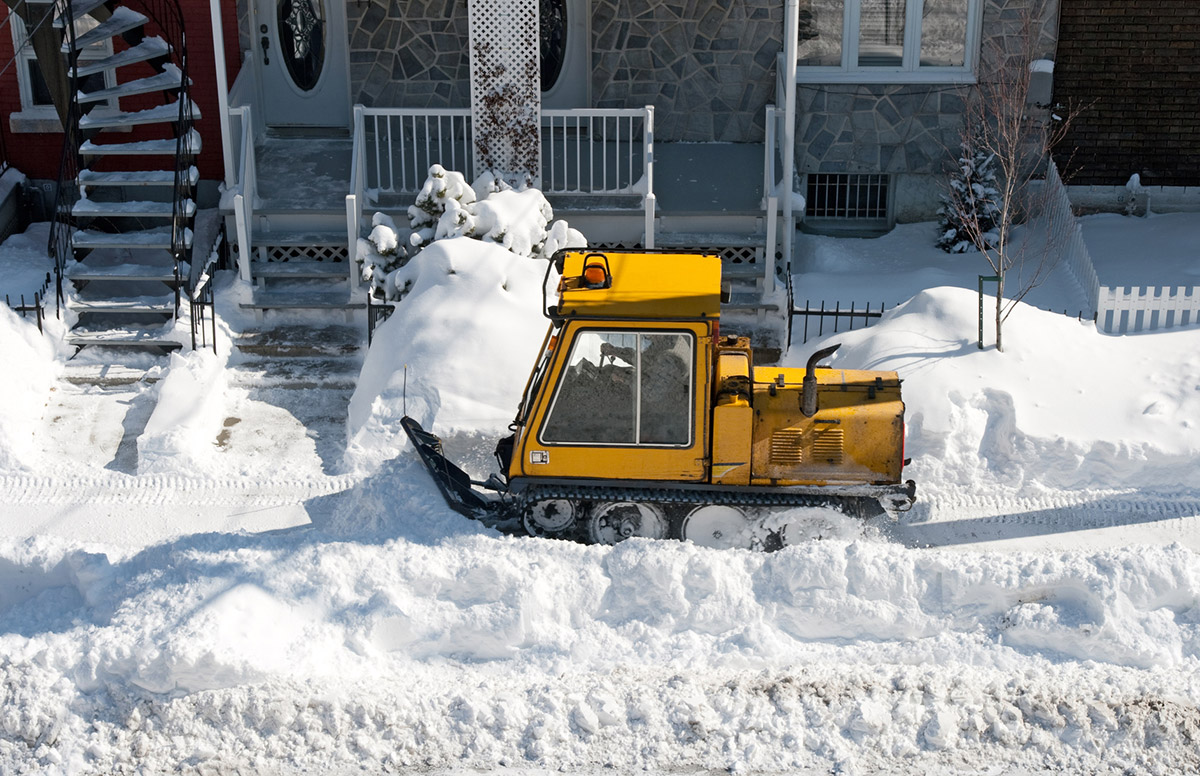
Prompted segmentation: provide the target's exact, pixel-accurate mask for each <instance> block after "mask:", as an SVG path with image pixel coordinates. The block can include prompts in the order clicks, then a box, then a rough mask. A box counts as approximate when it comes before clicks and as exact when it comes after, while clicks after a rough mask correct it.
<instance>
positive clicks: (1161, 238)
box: [1079, 213, 1200, 293]
mask: <svg viewBox="0 0 1200 776" xmlns="http://www.w3.org/2000/svg"><path fill="white" fill-rule="evenodd" d="M1079 223H1080V224H1081V225H1082V227H1083V239H1084V242H1086V243H1087V248H1088V254H1089V255H1090V256H1091V258H1092V263H1093V264H1094V265H1095V267H1096V274H1097V275H1098V276H1099V278H1100V284H1101V285H1103V286H1134V287H1137V286H1200V213H1164V214H1151V215H1148V216H1146V217H1144V218H1130V217H1128V216H1123V215H1118V214H1116V213H1099V214H1096V215H1091V216H1084V217H1082V218H1080V219H1079ZM1193 293H1195V292H1193Z"/></svg>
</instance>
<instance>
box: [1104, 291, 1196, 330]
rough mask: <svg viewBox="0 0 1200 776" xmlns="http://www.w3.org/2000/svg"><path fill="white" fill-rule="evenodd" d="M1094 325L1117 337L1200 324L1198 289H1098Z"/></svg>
mask: <svg viewBox="0 0 1200 776" xmlns="http://www.w3.org/2000/svg"><path fill="white" fill-rule="evenodd" d="M1097 307H1098V310H1097V315H1096V325H1097V326H1098V327H1100V328H1101V329H1103V330H1104V331H1107V332H1117V333H1121V334H1125V333H1129V332H1136V331H1156V330H1158V329H1170V328H1173V327H1176V326H1194V325H1196V324H1197V323H1200V286H1158V287H1148V286H1141V287H1137V288H1134V287H1128V286H1125V287H1120V288H1111V287H1109V286H1102V287H1101V288H1100V299H1099V304H1098V305H1097Z"/></svg>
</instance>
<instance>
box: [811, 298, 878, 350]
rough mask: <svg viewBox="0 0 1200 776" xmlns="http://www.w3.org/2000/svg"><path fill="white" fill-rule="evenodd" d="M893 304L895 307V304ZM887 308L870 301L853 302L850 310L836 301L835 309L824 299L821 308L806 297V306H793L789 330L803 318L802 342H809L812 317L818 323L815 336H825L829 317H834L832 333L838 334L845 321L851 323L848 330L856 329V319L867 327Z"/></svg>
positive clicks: (862, 326) (862, 325) (863, 326)
mask: <svg viewBox="0 0 1200 776" xmlns="http://www.w3.org/2000/svg"><path fill="white" fill-rule="evenodd" d="M892 306H893V307H895V305H892ZM886 309H887V308H886V307H885V306H884V304H883V303H882V302H880V303H879V307H878V308H872V307H871V304H870V303H869V302H868V303H867V304H865V305H863V306H862V307H861V308H859V307H858V305H857V303H855V302H851V303H850V309H848V310H843V309H842V303H841V302H835V303H834V306H833V309H827V308H826V306H825V302H824V301H822V302H821V306H820V307H819V308H814V307H813V306H812V303H811V302H810V301H809V300H807V299H806V300H804V307H792V308H791V314H790V315H789V316H788V331H789V335H790V333H791V331H792V330H793V329H794V326H795V323H794V321H795V319H796V318H803V319H804V335H803V337H804V338H803V340H802V342H808V336H809V334H808V330H809V326H810V324H811V322H812V319H814V318H815V319H816V321H817V323H816V333H815V334H814V335H813V336H814V337H823V336H825V326H826V325H827V324H826V322H825V321H826V319H827V318H829V319H832V323H831V324H830V325H831V326H832V332H831V333H833V334H836V333H837V332H839V331H841V326H842V323H843V321H845V322H846V323H848V324H849V325H847V326H846V331H852V330H853V329H854V323H855V321H859V322H860V323H861V325H860V327H859V328H865V327H867V326H870V325H871V324H872V323H874V322H875V321H877V320H879V318H881V317H882V316H883V313H884V311H885V310H886Z"/></svg>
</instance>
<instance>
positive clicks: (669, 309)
mask: <svg viewBox="0 0 1200 776" xmlns="http://www.w3.org/2000/svg"><path fill="white" fill-rule="evenodd" d="M559 259H560V261H561V262H562V263H561V265H560V266H561V272H562V281H561V282H560V284H559V300H560V301H559V305H558V310H559V314H560V315H564V316H581V317H588V318H590V317H599V318H652V319H669V318H716V317H718V316H719V315H720V313H721V259H720V257H719V256H717V255H716V254H712V253H707V254H704V253H653V252H615V251H567V252H564V253H563V254H560V255H559ZM591 265H600V266H603V267H604V268H605V272H606V274H607V275H608V276H609V279H610V281H611V282H610V283H609V284H607V287H589V286H588V285H587V284H586V283H585V282H584V279H583V274H584V268H585V267H587V266H591Z"/></svg>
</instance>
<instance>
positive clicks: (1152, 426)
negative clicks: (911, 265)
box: [788, 288, 1200, 492]
mask: <svg viewBox="0 0 1200 776" xmlns="http://www.w3.org/2000/svg"><path fill="white" fill-rule="evenodd" d="M990 304H991V303H990V300H989V301H988V302H987V303H985V308H984V314H985V319H986V320H985V337H986V340H985V341H986V342H991V341H992V339H993V337H994V332H993V328H994V327H993V325H992V323H991V317H994V314H993V313H991V312H990ZM977 305H978V296H977V294H975V293H972V292H970V291H966V290H964V289H956V288H935V289H930V290H928V291H923V292H921V293H919V294H917V295H916V296H915V297H913V298H912V299H911V300H909V301H908V302H906V303H905V304H903V305H901V306H900V307H898V308H896V309H895V310H891V311H889V312H888V313H887V314H886V315H885V316H884V318H883V319H882V320H881V321H880V322H879V323H878V324H876V325H875V326H872V327H871V328H868V329H859V330H856V331H853V332H844V333H842V334H837V335H833V336H831V337H828V338H826V339H825V340H823V341H821V342H816V341H810V342H809V343H808V344H807V345H805V346H803V347H799V348H793V350H792V352H791V353H790V354H789V359H788V360H789V362H791V363H793V364H796V365H802V364H803V363H804V361H805V359H806V358H807V357H808V355H809V354H810V353H812V352H814V351H816V350H818V349H819V348H821V347H822V346H823V345H828V344H829V343H831V342H841V343H842V349H841V350H840V351H838V353H837V354H836V356H835V357H834V359H832V362H831V363H833V364H834V365H835V366H842V367H846V368H863V369H894V370H896V371H898V372H899V373H900V376H901V377H902V378H904V380H905V382H904V399H905V403H906V406H907V424H908V447H907V449H908V454H909V455H911V456H913V457H914V466H913V468H912V470H910V471H909V473H908V474H909V476H914V477H915V479H917V481H918V482H920V483H922V487H923V488H925V487H930V486H932V487H934V488H940V489H944V490H947V491H950V490H954V489H960V488H969V489H971V490H972V491H974V492H979V491H986V490H987V489H988V488H991V487H995V486H1005V487H1008V488H1013V489H1017V490H1019V491H1020V490H1024V491H1030V492H1035V491H1037V490H1038V489H1039V488H1046V487H1050V488H1068V489H1084V488H1118V487H1127V486H1140V487H1158V488H1167V489H1170V488H1180V487H1194V486H1195V484H1196V483H1197V482H1200V433H1198V430H1200V331H1198V330H1196V329H1190V330H1187V329H1185V330H1177V331H1164V332H1159V333H1155V334H1153V335H1144V336H1131V337H1113V336H1109V335H1104V334H1100V333H1098V332H1097V331H1096V329H1095V327H1094V326H1093V325H1092V324H1091V322H1084V323H1080V322H1078V321H1077V320H1075V319H1074V318H1069V317H1064V316H1061V315H1056V314H1053V313H1047V312H1042V311H1040V310H1037V309H1034V308H1031V307H1028V306H1026V305H1019V306H1018V307H1017V308H1016V310H1015V311H1014V312H1013V313H1012V315H1011V316H1010V317H1009V319H1008V321H1007V322H1006V323H1005V325H1004V342H1005V352H1003V353H998V352H996V350H995V349H994V348H993V347H991V346H990V345H989V347H988V348H987V349H985V350H979V349H978V348H977V345H976V338H977V333H978V307H977Z"/></svg>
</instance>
